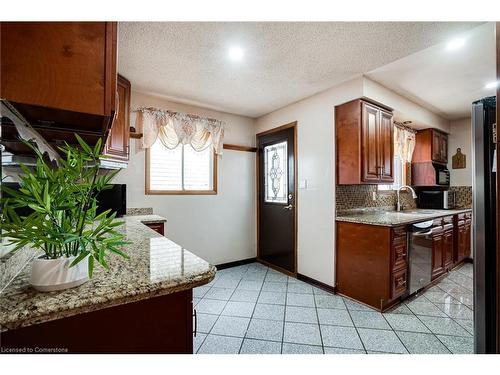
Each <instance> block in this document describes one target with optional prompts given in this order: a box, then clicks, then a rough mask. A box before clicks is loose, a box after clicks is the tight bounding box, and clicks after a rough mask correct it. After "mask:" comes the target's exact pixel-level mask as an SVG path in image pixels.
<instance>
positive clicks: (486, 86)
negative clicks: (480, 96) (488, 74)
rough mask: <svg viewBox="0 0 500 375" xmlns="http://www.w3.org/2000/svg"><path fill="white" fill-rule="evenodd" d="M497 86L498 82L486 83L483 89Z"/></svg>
mask: <svg viewBox="0 0 500 375" xmlns="http://www.w3.org/2000/svg"><path fill="white" fill-rule="evenodd" d="M497 86H498V81H494V82H489V83H487V84H486V85H485V86H484V88H485V89H494V88H496V87H497Z"/></svg>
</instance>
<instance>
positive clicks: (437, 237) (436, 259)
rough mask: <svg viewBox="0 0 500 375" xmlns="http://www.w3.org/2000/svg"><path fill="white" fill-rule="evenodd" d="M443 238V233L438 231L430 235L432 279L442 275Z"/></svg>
mask: <svg viewBox="0 0 500 375" xmlns="http://www.w3.org/2000/svg"><path fill="white" fill-rule="evenodd" d="M443 252H444V238H443V232H442V231H438V232H435V233H434V234H433V235H432V276H431V278H432V279H435V278H436V277H439V276H441V275H442V274H443V273H444V267H443V260H444V256H443Z"/></svg>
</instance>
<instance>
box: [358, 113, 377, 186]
mask: <svg viewBox="0 0 500 375" xmlns="http://www.w3.org/2000/svg"><path fill="white" fill-rule="evenodd" d="M361 121H362V127H361V137H362V145H363V146H362V160H363V164H362V171H361V177H362V180H363V182H378V181H380V169H381V166H380V165H379V162H380V158H379V128H380V110H379V109H378V108H377V107H374V106H371V105H369V104H367V103H362V119H361Z"/></svg>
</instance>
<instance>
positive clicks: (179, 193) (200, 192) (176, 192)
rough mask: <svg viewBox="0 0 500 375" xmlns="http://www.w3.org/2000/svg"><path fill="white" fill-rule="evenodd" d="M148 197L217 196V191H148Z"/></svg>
mask: <svg viewBox="0 0 500 375" xmlns="http://www.w3.org/2000/svg"><path fill="white" fill-rule="evenodd" d="M146 195H217V190H146Z"/></svg>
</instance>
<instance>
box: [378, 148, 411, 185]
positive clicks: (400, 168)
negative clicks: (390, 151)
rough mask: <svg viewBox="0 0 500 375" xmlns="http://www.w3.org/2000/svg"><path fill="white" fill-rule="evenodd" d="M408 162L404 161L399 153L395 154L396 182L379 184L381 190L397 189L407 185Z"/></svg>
mask: <svg viewBox="0 0 500 375" xmlns="http://www.w3.org/2000/svg"><path fill="white" fill-rule="evenodd" d="M407 165H408V163H406V162H402V161H401V158H400V157H399V155H398V154H394V183H393V184H391V185H378V190H379V191H384V190H385V191H390V190H397V189H399V188H400V187H401V186H403V185H406V169H407Z"/></svg>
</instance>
